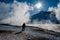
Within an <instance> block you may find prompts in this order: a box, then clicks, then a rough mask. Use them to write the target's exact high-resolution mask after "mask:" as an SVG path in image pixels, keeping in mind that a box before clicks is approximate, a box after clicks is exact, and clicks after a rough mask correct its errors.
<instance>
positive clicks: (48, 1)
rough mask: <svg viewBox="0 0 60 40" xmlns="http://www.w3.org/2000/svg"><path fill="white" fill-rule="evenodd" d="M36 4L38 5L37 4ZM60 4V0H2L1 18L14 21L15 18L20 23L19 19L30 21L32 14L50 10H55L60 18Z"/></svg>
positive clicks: (0, 3)
mask: <svg viewBox="0 0 60 40" xmlns="http://www.w3.org/2000/svg"><path fill="white" fill-rule="evenodd" d="M38 3H39V4H38ZM36 4H38V5H37V6H36ZM59 5H60V2H59V0H0V20H3V22H6V21H8V22H10V23H12V19H14V20H15V21H16V22H17V21H18V23H20V22H19V20H20V21H21V22H22V21H23V19H24V20H25V21H28V20H29V19H28V18H29V17H30V16H32V15H34V14H36V13H38V12H40V11H48V10H55V11H56V15H57V18H58V19H59V20H60V18H59V16H60V15H59V13H60V10H59V8H60V6H59ZM39 6H40V7H39ZM38 7H39V8H38ZM21 15H22V16H21ZM20 17H21V18H20ZM15 21H14V22H15ZM25 21H24V22H25ZM22 23H23V22H22Z"/></svg>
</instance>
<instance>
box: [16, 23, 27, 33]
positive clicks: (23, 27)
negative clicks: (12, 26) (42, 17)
mask: <svg viewBox="0 0 60 40" xmlns="http://www.w3.org/2000/svg"><path fill="white" fill-rule="evenodd" d="M25 27H26V26H25V23H23V25H22V30H21V31H20V32H17V33H15V34H19V33H22V32H23V31H24V30H25Z"/></svg>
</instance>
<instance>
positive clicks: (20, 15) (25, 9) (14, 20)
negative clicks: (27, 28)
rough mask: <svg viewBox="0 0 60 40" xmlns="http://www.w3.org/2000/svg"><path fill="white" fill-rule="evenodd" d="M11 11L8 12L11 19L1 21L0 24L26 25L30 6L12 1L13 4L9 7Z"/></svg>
mask: <svg viewBox="0 0 60 40" xmlns="http://www.w3.org/2000/svg"><path fill="white" fill-rule="evenodd" d="M11 7H12V8H13V10H12V11H11V12H10V14H12V16H11V17H8V18H5V19H3V20H2V21H1V22H3V23H9V24H13V25H21V24H22V23H28V22H29V20H30V19H29V16H30V14H29V10H31V8H30V6H28V5H27V3H26V2H25V3H20V2H17V1H14V3H13V4H12V5H11Z"/></svg>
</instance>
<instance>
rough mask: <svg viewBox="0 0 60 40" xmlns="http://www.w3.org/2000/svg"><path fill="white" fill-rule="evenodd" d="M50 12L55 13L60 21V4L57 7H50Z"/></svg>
mask: <svg viewBox="0 0 60 40" xmlns="http://www.w3.org/2000/svg"><path fill="white" fill-rule="evenodd" d="M48 11H53V12H55V14H56V17H57V19H58V20H60V3H58V5H57V7H49V8H48Z"/></svg>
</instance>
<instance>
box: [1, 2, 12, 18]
mask: <svg viewBox="0 0 60 40" xmlns="http://www.w3.org/2000/svg"><path fill="white" fill-rule="evenodd" d="M10 8H11V6H10V4H5V3H1V2H0V19H3V18H6V17H7V16H8V15H10V14H9V10H10Z"/></svg>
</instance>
